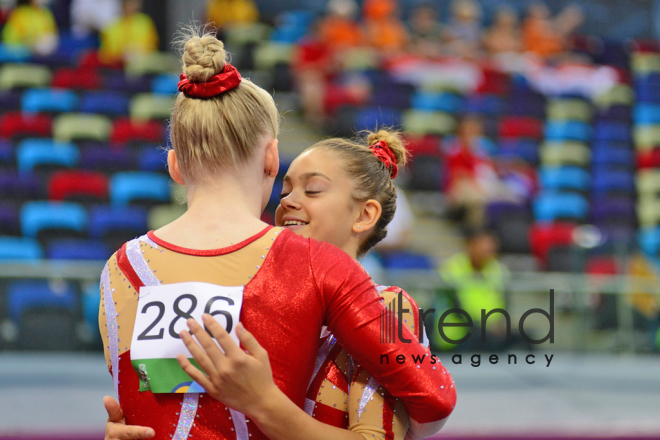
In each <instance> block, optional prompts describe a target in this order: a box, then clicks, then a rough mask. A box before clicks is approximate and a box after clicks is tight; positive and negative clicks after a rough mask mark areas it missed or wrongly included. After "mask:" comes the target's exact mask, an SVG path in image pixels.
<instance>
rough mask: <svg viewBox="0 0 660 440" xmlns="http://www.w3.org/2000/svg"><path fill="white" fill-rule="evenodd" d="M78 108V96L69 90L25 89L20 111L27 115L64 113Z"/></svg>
mask: <svg viewBox="0 0 660 440" xmlns="http://www.w3.org/2000/svg"><path fill="white" fill-rule="evenodd" d="M77 108H78V95H76V94H75V92H73V91H71V90H61V89H27V90H26V91H24V92H23V96H22V98H21V109H22V110H23V111H24V112H29V113H39V112H44V113H65V112H72V111H75V110H76V109H77Z"/></svg>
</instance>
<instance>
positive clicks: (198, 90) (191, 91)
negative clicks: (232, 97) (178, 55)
mask: <svg viewBox="0 0 660 440" xmlns="http://www.w3.org/2000/svg"><path fill="white" fill-rule="evenodd" d="M179 79H180V80H181V81H179V85H178V89H179V92H183V93H185V94H186V95H188V96H192V97H193V98H211V97H213V96H217V95H219V94H221V93H224V92H226V91H228V90H231V89H235V88H236V87H238V85H239V84H240V83H241V79H242V78H241V74H240V73H238V70H236V67H234V66H232V65H231V64H229V63H227V64H225V67H224V68H223V69H222V72H221V73H217V74H215V75H213V76H212V77H211V78H209V80H208V81H206V82H201V83H198V82H190V81H189V80H188V77H187V76H186V74H185V73H182V74H181V76H180V77H179Z"/></svg>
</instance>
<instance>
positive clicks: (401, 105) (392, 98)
mask: <svg viewBox="0 0 660 440" xmlns="http://www.w3.org/2000/svg"><path fill="white" fill-rule="evenodd" d="M414 91H415V88H414V87H413V86H411V85H409V84H401V83H396V82H393V81H391V82H389V83H388V84H383V85H382V86H381V85H377V86H375V90H373V91H372V94H371V98H370V100H369V105H370V106H372V107H392V108H396V109H399V110H405V109H407V108H410V99H411V96H412V94H413V92H414Z"/></svg>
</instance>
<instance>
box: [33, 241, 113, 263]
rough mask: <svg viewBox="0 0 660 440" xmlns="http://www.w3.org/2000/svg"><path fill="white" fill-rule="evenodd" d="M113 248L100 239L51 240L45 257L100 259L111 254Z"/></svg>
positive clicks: (104, 258)
mask: <svg viewBox="0 0 660 440" xmlns="http://www.w3.org/2000/svg"><path fill="white" fill-rule="evenodd" d="M112 252H113V250H111V249H110V247H109V246H108V245H107V244H106V243H104V242H102V241H100V240H88V239H80V238H78V239H63V240H53V241H51V242H50V243H48V246H47V247H46V256H47V258H50V259H53V260H101V261H106V260H107V259H109V258H110V257H111V256H112Z"/></svg>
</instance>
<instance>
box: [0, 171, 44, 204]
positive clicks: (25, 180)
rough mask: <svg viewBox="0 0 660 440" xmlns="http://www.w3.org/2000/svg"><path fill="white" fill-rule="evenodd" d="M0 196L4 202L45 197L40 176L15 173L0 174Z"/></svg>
mask: <svg viewBox="0 0 660 440" xmlns="http://www.w3.org/2000/svg"><path fill="white" fill-rule="evenodd" d="M0 194H2V197H3V199H5V200H7V199H10V200H20V201H25V200H32V199H39V198H42V197H45V191H44V186H43V183H42V179H41V178H40V176H37V175H24V174H19V173H18V172H17V171H6V172H2V173H0Z"/></svg>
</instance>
